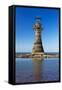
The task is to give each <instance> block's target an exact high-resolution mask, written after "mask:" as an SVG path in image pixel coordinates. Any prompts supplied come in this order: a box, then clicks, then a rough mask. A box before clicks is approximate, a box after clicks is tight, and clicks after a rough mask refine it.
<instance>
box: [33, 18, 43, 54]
mask: <svg viewBox="0 0 62 90" xmlns="http://www.w3.org/2000/svg"><path fill="white" fill-rule="evenodd" d="M33 29H34V32H35V42H34V46H33V49H32V54H38V53H43V52H44V49H43V45H42V38H41V33H42V25H41V18H40V17H36V22H35V24H34V25H33Z"/></svg>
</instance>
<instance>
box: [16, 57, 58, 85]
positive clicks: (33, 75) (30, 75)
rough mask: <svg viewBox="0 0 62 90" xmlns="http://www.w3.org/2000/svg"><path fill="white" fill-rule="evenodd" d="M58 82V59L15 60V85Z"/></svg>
mask: <svg viewBox="0 0 62 90" xmlns="http://www.w3.org/2000/svg"><path fill="white" fill-rule="evenodd" d="M57 80H59V58H45V59H40V58H25V59H24V58H16V83H29V82H47V81H57Z"/></svg>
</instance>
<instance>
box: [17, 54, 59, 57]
mask: <svg viewBox="0 0 62 90" xmlns="http://www.w3.org/2000/svg"><path fill="white" fill-rule="evenodd" d="M16 58H59V53H37V54H32V53H16Z"/></svg>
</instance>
